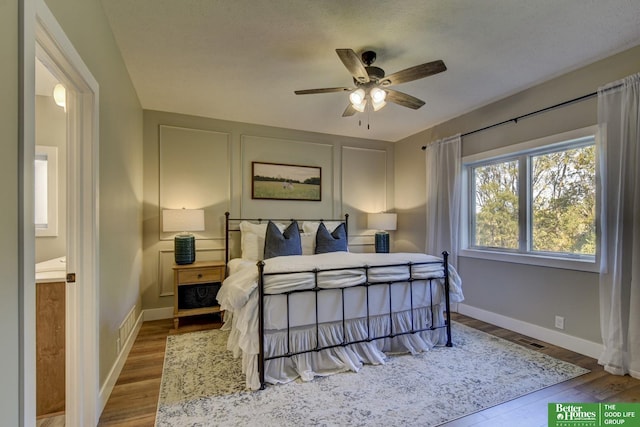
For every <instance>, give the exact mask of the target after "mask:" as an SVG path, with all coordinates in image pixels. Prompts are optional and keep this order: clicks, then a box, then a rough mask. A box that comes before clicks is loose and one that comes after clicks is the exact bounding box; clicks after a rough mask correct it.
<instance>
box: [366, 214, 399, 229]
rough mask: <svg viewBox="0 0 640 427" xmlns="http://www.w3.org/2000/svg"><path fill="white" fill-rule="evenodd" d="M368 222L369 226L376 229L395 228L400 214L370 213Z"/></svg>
mask: <svg viewBox="0 0 640 427" xmlns="http://www.w3.org/2000/svg"><path fill="white" fill-rule="evenodd" d="M367 222H368V224H369V228H372V229H374V230H395V229H396V227H397V224H398V215H397V214H394V213H370V214H369V216H368V218H367Z"/></svg>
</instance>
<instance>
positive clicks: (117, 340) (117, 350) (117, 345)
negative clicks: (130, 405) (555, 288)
mask: <svg viewBox="0 0 640 427" xmlns="http://www.w3.org/2000/svg"><path fill="white" fill-rule="evenodd" d="M556 323H558V321H557V320H556ZM116 352H117V353H118V354H120V338H116Z"/></svg>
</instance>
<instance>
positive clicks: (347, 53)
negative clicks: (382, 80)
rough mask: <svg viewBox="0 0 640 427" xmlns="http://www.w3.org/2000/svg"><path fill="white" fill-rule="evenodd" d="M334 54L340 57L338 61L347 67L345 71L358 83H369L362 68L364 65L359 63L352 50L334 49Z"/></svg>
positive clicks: (367, 75) (367, 76) (366, 74)
mask: <svg viewBox="0 0 640 427" xmlns="http://www.w3.org/2000/svg"><path fill="white" fill-rule="evenodd" d="M336 53H337V54H338V56H339V57H340V60H341V61H342V63H343V64H344V66H345V67H347V70H349V72H350V73H351V75H352V76H353V77H354V78H355V79H356V80H357V81H359V82H360V83H368V82H369V74H368V73H367V70H366V69H365V68H364V64H363V63H362V61H360V58H359V57H358V55H356V53H355V52H354V51H353V49H336Z"/></svg>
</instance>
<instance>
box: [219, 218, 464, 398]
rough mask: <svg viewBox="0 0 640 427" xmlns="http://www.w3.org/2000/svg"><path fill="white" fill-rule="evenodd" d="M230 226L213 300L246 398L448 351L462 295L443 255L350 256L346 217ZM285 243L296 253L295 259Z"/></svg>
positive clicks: (258, 221)
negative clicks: (454, 306) (222, 275)
mask: <svg viewBox="0 0 640 427" xmlns="http://www.w3.org/2000/svg"><path fill="white" fill-rule="evenodd" d="M225 218H226V219H225V236H226V239H225V240H226V242H225V254H226V255H225V257H226V261H227V270H228V273H229V275H228V277H227V278H226V279H225V280H224V283H223V286H222V288H221V289H220V291H219V292H218V296H217V298H218V302H219V303H220V306H221V309H222V310H224V312H225V315H224V320H225V323H224V326H223V328H224V329H227V330H229V331H230V332H229V339H228V342H227V348H228V349H229V350H230V351H232V352H233V355H234V356H235V357H237V358H241V360H242V368H243V372H244V374H245V376H246V386H247V388H249V389H252V390H256V389H261V388H264V387H265V385H266V384H278V383H286V382H289V381H293V380H296V379H298V378H300V379H301V380H303V381H310V380H312V379H313V378H314V377H316V376H325V375H332V374H335V373H339V372H344V371H354V372H357V371H358V370H359V369H360V368H361V367H362V366H363V364H384V363H385V360H386V359H387V356H388V355H389V354H392V353H412V354H415V353H419V352H423V351H428V350H430V349H431V348H433V347H434V346H451V345H452V340H451V321H450V303H451V302H459V301H462V300H463V295H462V290H461V281H460V278H459V276H458V274H457V273H456V271H455V270H454V269H453V268H451V267H450V266H449V265H448V260H447V257H448V254H447V253H446V252H444V253H443V254H442V257H441V258H439V257H435V256H431V255H426V254H421V253H392V254H378V253H352V252H349V251H348V247H347V245H346V242H347V227H348V215H345V217H344V219H338V220H327V221H325V220H304V221H303V220H300V221H296V220H293V219H291V220H278V219H274V220H262V219H242V218H238V219H233V218H230V217H229V214H228V213H227V214H225ZM287 233H289V234H287ZM235 234H239V236H236V237H235V238H234V235H235ZM273 236H276V239H275V240H276V244H275V245H276V250H275V251H273V250H272V246H273V241H274V237H273ZM278 239H279V240H278ZM238 240H239V241H240V244H238ZM289 240H293V247H296V248H297V247H298V246H299V249H295V250H293V251H292V252H293V253H290V252H291V251H290V250H289V249H288V248H287V247H286V246H287V245H288V244H289V243H291V242H290V241H289ZM283 242H284V243H283ZM278 245H284V248H283V247H279V246H278ZM238 247H239V248H238ZM238 249H239V251H238ZM238 252H239V253H238ZM316 252H321V253H316Z"/></svg>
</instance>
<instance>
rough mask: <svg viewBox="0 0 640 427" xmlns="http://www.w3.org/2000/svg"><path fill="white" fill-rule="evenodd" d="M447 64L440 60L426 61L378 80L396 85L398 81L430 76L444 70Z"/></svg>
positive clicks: (409, 80) (403, 81)
mask: <svg viewBox="0 0 640 427" xmlns="http://www.w3.org/2000/svg"><path fill="white" fill-rule="evenodd" d="M446 69H447V66H446V65H444V62H442V60H440V59H439V60H437V61H433V62H427V63H426V64H421V65H416V66H415V67H411V68H407V69H404V70H401V71H398V72H395V73H393V74H390V75H388V76H387V77H385V78H383V79H382V80H380V84H381V85H383V86H391V85H397V84H400V83H407V82H411V81H414V80H418V79H422V78H424V77H428V76H432V75H434V74H438V73H441V72H443V71H446Z"/></svg>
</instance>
